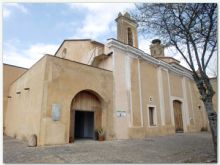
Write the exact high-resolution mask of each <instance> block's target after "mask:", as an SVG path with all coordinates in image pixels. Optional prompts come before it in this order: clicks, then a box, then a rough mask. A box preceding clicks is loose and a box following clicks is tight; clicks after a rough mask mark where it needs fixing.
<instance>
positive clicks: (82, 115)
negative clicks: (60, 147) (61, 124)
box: [69, 90, 102, 143]
mask: <svg viewBox="0 0 220 165" xmlns="http://www.w3.org/2000/svg"><path fill="white" fill-rule="evenodd" d="M101 119H102V111H101V100H100V98H99V96H98V95H97V94H96V93H95V92H93V91H87V90H85V91H81V92H79V93H78V94H77V95H76V96H75V97H74V98H73V100H72V103H71V109H70V133H69V142H70V143H71V142H73V141H74V139H95V130H96V129H97V128H99V127H101Z"/></svg>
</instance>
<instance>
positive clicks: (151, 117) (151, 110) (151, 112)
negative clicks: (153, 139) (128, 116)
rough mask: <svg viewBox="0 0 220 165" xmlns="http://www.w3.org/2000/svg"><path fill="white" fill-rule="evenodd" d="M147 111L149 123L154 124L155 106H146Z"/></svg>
mask: <svg viewBox="0 0 220 165" xmlns="http://www.w3.org/2000/svg"><path fill="white" fill-rule="evenodd" d="M148 111H149V125H150V126H156V111H155V107H148Z"/></svg>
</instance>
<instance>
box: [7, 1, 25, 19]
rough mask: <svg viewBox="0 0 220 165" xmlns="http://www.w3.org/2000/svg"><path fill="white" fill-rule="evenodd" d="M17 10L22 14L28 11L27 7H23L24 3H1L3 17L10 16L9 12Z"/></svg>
mask: <svg viewBox="0 0 220 165" xmlns="http://www.w3.org/2000/svg"><path fill="white" fill-rule="evenodd" d="M15 10H17V11H19V12H22V13H24V14H27V13H28V10H27V8H25V7H24V5H22V4H18V3H6V4H4V5H3V17H4V18H7V17H10V16H11V14H12V13H13V12H14V11H15Z"/></svg>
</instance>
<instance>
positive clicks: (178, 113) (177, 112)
mask: <svg viewBox="0 0 220 165" xmlns="http://www.w3.org/2000/svg"><path fill="white" fill-rule="evenodd" d="M173 112H174V122H175V131H176V132H183V131H184V129H183V113H182V102H181V101H179V100H173Z"/></svg>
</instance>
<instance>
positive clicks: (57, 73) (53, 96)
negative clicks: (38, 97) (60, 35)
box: [40, 56, 114, 145]
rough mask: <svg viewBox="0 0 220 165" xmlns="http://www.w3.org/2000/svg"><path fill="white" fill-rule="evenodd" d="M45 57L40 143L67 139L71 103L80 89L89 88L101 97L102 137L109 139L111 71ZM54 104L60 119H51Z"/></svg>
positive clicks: (111, 122) (111, 109)
mask: <svg viewBox="0 0 220 165" xmlns="http://www.w3.org/2000/svg"><path fill="white" fill-rule="evenodd" d="M47 58H48V60H47V68H46V71H47V72H46V77H45V82H46V83H45V91H44V96H45V99H44V105H45V106H46V107H45V108H44V109H43V114H42V118H41V123H42V129H41V136H40V138H41V144H42V145H44V144H48V145H49V144H64V143H68V142H69V129H70V109H71V102H72V99H73V98H74V96H75V95H76V94H77V93H78V92H80V91H83V90H91V91H93V92H95V93H97V94H98V95H99V96H100V97H101V98H102V126H103V127H104V129H105V130H106V133H107V135H106V138H107V139H111V138H112V136H113V134H114V131H113V124H114V123H113V121H112V118H113V106H112V100H113V96H112V91H113V89H112V81H113V78H112V72H111V71H107V70H102V69H98V68H94V67H91V66H87V65H83V64H79V63H76V62H72V61H69V60H63V59H60V58H56V57H52V56H48V57H47ZM54 103H56V104H60V105H61V107H62V110H61V111H62V112H61V119H60V121H53V120H51V110H52V104H54ZM55 128H58V130H57V129H55ZM57 131H58V132H59V133H58V132H57Z"/></svg>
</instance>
